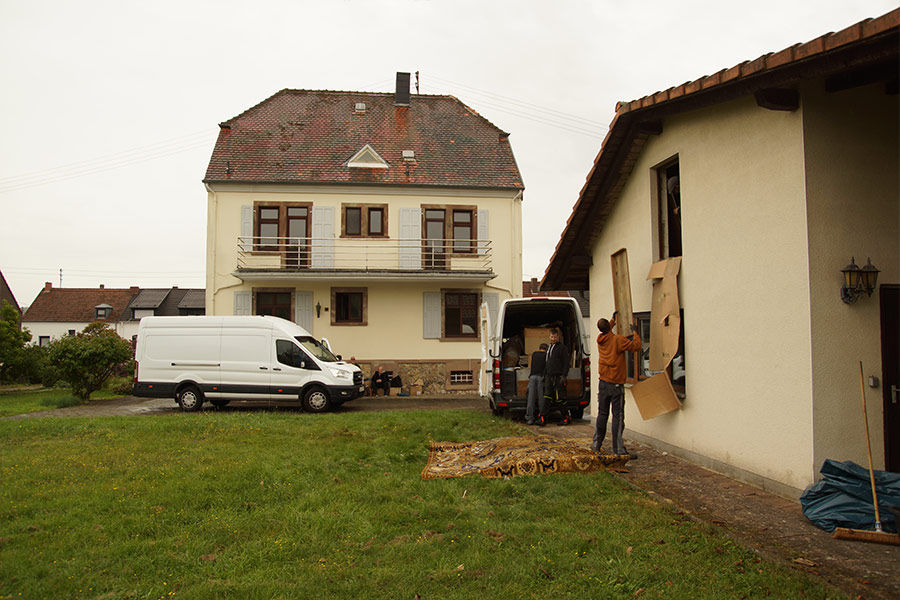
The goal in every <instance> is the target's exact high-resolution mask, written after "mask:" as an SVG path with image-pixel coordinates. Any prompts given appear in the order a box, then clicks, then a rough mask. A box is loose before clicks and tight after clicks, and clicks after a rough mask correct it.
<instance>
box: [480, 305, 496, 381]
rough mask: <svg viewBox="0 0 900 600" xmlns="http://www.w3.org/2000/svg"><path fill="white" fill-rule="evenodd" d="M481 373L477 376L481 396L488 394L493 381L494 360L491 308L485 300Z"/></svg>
mask: <svg viewBox="0 0 900 600" xmlns="http://www.w3.org/2000/svg"><path fill="white" fill-rule="evenodd" d="M480 327H481V332H480V333H481V375H480V376H479V378H478V382H479V383H478V391H479V392H480V393H481V395H482V396H485V397H487V396H490V394H491V383H492V382H493V373H494V360H493V358H492V357H491V334H492V333H493V331H494V328H493V327H492V323H491V310H490V308H489V307H488V303H487V302H482V303H481V323H480Z"/></svg>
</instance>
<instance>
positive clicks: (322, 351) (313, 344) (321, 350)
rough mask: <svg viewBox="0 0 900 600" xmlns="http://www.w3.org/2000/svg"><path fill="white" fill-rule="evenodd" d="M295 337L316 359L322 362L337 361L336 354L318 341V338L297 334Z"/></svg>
mask: <svg viewBox="0 0 900 600" xmlns="http://www.w3.org/2000/svg"><path fill="white" fill-rule="evenodd" d="M294 339H296V340H297V341H298V342H299V343H300V345H301V346H302V347H303V349H304V350H306V351H307V352H309V353H310V354H312V355H313V356H314V357H315V358H317V359H318V360H321V361H322V362H338V358H337V356H335V355H334V354H332V353H331V351H330V350H329V349H328V348H326V347H325V346H323V345H322V344H320V343H319V340H317V339H315V338H311V337H301V336H299V335H298V336H297V337H296V338H294Z"/></svg>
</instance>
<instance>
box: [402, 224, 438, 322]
mask: <svg viewBox="0 0 900 600" xmlns="http://www.w3.org/2000/svg"><path fill="white" fill-rule="evenodd" d="M421 238H422V211H421V209H418V208H401V209H400V268H401V269H421V268H422V239H421ZM438 337H440V336H438Z"/></svg>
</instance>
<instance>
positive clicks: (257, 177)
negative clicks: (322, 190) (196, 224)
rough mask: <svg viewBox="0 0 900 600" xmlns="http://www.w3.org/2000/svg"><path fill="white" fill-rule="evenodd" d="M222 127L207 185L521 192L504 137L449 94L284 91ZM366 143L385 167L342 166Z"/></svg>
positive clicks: (210, 163)
mask: <svg viewBox="0 0 900 600" xmlns="http://www.w3.org/2000/svg"><path fill="white" fill-rule="evenodd" d="M357 103H363V104H365V110H364V112H357V111H356V105H357ZM220 127H221V130H220V132H219V138H218V140H217V141H216V146H215V148H214V150H213V154H212V157H211V159H210V161H209V166H208V168H207V171H206V177H205V179H204V181H205V182H208V183H213V182H229V181H230V182H267V183H345V184H354V183H361V184H390V185H424V186H453V187H475V188H512V189H522V188H523V187H524V186H523V184H522V177H521V175H520V173H519V169H518V166H517V165H516V161H515V158H514V157H513V153H512V149H511V147H510V144H509V134H507V133H505V132H503V131H502V130H500V129H499V128H497V127H496V126H495V125H493V124H492V123H490V122H489V121H488V120H486V119H484V118H483V117H481V116H480V115H479V114H478V113H477V112H475V111H474V110H472V109H471V108H469V107H468V106H466V105H465V104H463V103H462V102H460V101H459V100H457V99H456V98H454V97H452V96H430V95H417V94H413V95H411V97H410V103H409V105H408V106H403V105H395V104H394V94H385V93H367V92H335V91H316V90H288V89H286V90H282V91H280V92H278V93H276V94H275V95H273V96H272V97H270V98H268V99H266V100H264V101H263V102H261V103H260V104H257V105H256V106H254V107H252V108H250V109H248V110H247V111H245V112H243V113H242V114H240V115H238V116H236V117H234V118H233V119H230V120H228V121H226V122H224V123H222V124H220ZM366 144H369V145H371V147H372V148H373V149H374V150H375V152H377V153H378V155H380V156H381V157H382V158H383V159H384V160H385V161H386V162H387V163H388V165H389V168H387V169H377V168H357V167H353V168H351V167H348V166H347V162H348V160H349V159H350V158H351V157H353V155H354V154H356V153H357V152H358V151H359V150H361V149H362V148H363V147H365V145H366ZM405 150H412V151H413V152H414V155H415V156H414V159H412V160H407V159H404V157H403V152H404V151H405Z"/></svg>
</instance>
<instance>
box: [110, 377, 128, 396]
mask: <svg viewBox="0 0 900 600" xmlns="http://www.w3.org/2000/svg"><path fill="white" fill-rule="evenodd" d="M106 389H107V390H108V391H109V392H110V393H112V394H115V395H117V396H130V395H131V392H132V389H133V379H132V378H130V377H110V378H109V381H107V382H106Z"/></svg>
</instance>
